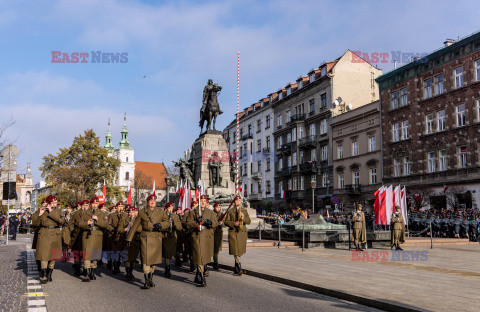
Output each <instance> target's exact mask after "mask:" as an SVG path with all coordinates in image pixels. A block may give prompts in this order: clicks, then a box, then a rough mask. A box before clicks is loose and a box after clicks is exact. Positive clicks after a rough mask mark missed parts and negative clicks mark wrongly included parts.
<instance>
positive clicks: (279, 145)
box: [277, 136, 282, 148]
mask: <svg viewBox="0 0 480 312" xmlns="http://www.w3.org/2000/svg"><path fill="white" fill-rule="evenodd" d="M281 147H282V137H281V136H279V137H278V141H277V148H281Z"/></svg>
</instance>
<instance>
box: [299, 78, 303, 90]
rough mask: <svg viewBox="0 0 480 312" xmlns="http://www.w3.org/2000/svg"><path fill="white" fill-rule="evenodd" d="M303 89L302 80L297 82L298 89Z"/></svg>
mask: <svg viewBox="0 0 480 312" xmlns="http://www.w3.org/2000/svg"><path fill="white" fill-rule="evenodd" d="M302 87H303V80H300V81H299V82H298V89H301V88H302Z"/></svg>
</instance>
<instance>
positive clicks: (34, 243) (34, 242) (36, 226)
mask: <svg viewBox="0 0 480 312" xmlns="http://www.w3.org/2000/svg"><path fill="white" fill-rule="evenodd" d="M42 209H44V210H45V209H47V201H46V200H43V201H42V203H41V208H40V209H37V210H36V211H35V213H34V214H33V215H32V222H31V225H32V228H33V229H34V232H33V240H32V249H37V240H38V233H39V232H40V229H41V228H42V227H41V225H40V224H39V223H38V219H39V218H40V216H39V214H40V211H42ZM34 221H36V222H35V224H34ZM35 262H36V263H37V270H38V272H39V273H40V277H41V274H42V266H41V261H40V260H35Z"/></svg>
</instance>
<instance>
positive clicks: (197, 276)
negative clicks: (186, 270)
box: [193, 269, 200, 284]
mask: <svg viewBox="0 0 480 312" xmlns="http://www.w3.org/2000/svg"><path fill="white" fill-rule="evenodd" d="M193 282H194V283H195V284H200V271H199V270H198V269H197V273H196V274H195V279H194V280H193Z"/></svg>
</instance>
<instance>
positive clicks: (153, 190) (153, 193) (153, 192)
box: [152, 180, 168, 195]
mask: <svg viewBox="0 0 480 312" xmlns="http://www.w3.org/2000/svg"><path fill="white" fill-rule="evenodd" d="M167 192H168V186H167ZM152 195H155V180H153V189H152Z"/></svg>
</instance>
